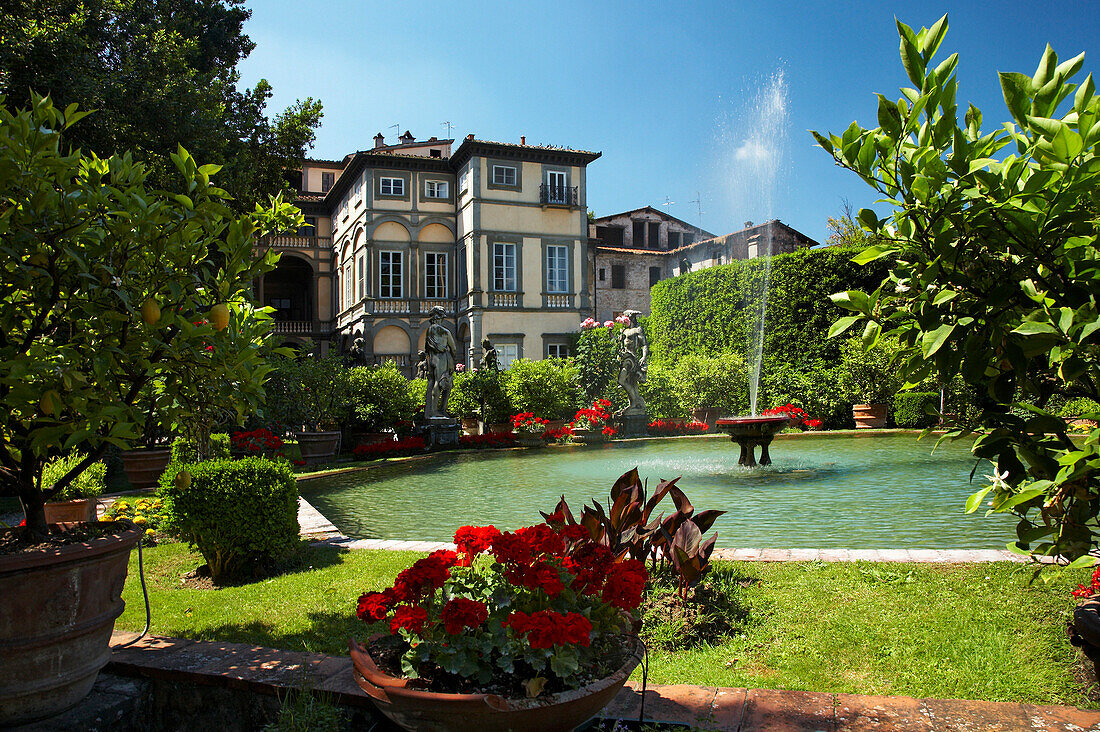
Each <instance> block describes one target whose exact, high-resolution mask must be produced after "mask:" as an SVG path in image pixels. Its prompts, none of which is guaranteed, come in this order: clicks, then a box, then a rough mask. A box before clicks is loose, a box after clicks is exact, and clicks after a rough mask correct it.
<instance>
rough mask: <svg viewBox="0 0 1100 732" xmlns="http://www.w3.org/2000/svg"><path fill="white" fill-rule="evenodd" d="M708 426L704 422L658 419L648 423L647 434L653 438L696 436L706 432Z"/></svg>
mask: <svg viewBox="0 0 1100 732" xmlns="http://www.w3.org/2000/svg"><path fill="white" fill-rule="evenodd" d="M709 429H710V426H709V425H708V424H707V423H706V422H681V421H672V420H669V419H658V420H655V421H653V422H650V423H649V427H648V432H649V434H651V435H654V436H668V435H697V434H701V433H703V432H706V431H707V430H709Z"/></svg>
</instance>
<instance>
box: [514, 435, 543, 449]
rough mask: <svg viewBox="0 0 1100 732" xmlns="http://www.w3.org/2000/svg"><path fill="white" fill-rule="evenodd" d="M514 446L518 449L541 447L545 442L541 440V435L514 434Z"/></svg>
mask: <svg viewBox="0 0 1100 732" xmlns="http://www.w3.org/2000/svg"><path fill="white" fill-rule="evenodd" d="M516 444H518V445H519V446H520V447H542V446H544V445H545V444H546V440H544V439H542V435H525V434H523V433H516Z"/></svg>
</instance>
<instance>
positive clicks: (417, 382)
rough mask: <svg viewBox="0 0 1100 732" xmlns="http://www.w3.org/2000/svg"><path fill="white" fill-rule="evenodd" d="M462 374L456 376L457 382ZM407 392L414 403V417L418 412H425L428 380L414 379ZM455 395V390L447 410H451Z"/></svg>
mask: <svg viewBox="0 0 1100 732" xmlns="http://www.w3.org/2000/svg"><path fill="white" fill-rule="evenodd" d="M460 376H462V374H455V380H456V381H457V380H458V377H460ZM406 390H407V391H408V392H409V399H410V400H411V401H412V403H413V415H414V416H415V415H416V413H417V412H423V411H424V405H425V402H426V398H427V394H428V380H427V379H413V380H412V381H410V382H409V383H408V386H406ZM454 398H455V393H454V389H453V388H452V389H451V398H450V399H448V400H447V409H448V411H450V410H451V403H452V402H453V401H454Z"/></svg>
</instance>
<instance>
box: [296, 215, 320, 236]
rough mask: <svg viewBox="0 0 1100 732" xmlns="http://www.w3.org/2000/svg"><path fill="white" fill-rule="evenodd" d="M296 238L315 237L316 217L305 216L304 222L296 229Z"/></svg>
mask: <svg viewBox="0 0 1100 732" xmlns="http://www.w3.org/2000/svg"><path fill="white" fill-rule="evenodd" d="M298 236H317V217H316V216H306V222H305V223H304V224H302V225H301V226H299V227H298Z"/></svg>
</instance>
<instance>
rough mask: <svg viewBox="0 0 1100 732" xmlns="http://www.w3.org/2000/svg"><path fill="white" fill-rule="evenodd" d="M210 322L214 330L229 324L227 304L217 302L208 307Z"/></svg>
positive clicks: (222, 328) (224, 327)
mask: <svg viewBox="0 0 1100 732" xmlns="http://www.w3.org/2000/svg"><path fill="white" fill-rule="evenodd" d="M210 324H211V325H212V326H214V330H225V329H226V328H227V327H228V326H229V306H228V305H226V304H225V303H224V302H219V303H218V304H217V305H215V306H214V307H212V308H210Z"/></svg>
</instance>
